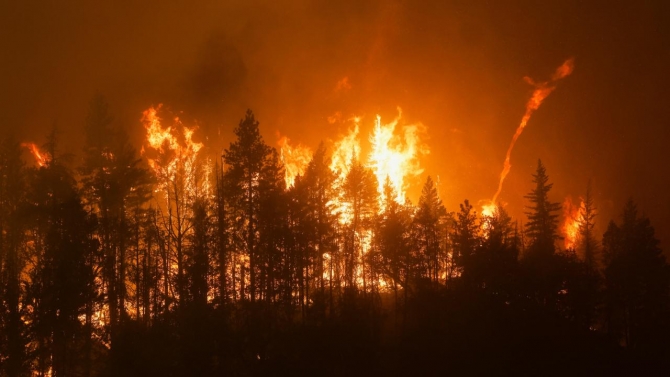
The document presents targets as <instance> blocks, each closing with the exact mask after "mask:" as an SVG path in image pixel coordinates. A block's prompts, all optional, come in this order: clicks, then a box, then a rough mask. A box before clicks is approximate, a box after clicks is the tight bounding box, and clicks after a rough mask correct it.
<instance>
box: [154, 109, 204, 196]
mask: <svg viewBox="0 0 670 377" xmlns="http://www.w3.org/2000/svg"><path fill="white" fill-rule="evenodd" d="M160 108H161V105H160V104H159V105H158V106H156V107H153V106H152V107H150V108H148V109H147V110H145V111H144V112H143V113H142V123H144V127H145V128H146V130H147V138H146V141H147V147H148V148H150V149H152V150H153V151H154V152H155V153H154V154H153V156H155V157H147V161H148V163H149V166H150V167H151V168H152V169H153V170H154V172H155V173H156V175H157V176H158V177H160V178H162V179H160V180H159V186H160V187H161V188H162V189H167V188H168V187H167V182H168V181H171V180H175V179H179V180H183V184H184V186H185V187H184V188H185V190H186V193H188V194H189V195H197V194H199V193H205V194H206V193H207V192H209V190H208V184H209V180H208V179H207V178H208V173H209V171H210V168H209V165H208V164H206V163H205V164H199V163H198V161H197V159H198V154H199V152H200V150H201V149H202V148H203V144H202V143H198V142H195V141H193V134H194V132H195V130H196V127H191V128H189V127H187V126H185V125H183V124H182V122H181V120H180V119H179V118H178V117H175V118H174V123H173V125H172V126H168V127H164V126H163V125H162V124H161V119H160V118H159V117H158V110H160ZM142 152H143V153H144V154H146V152H147V151H146V150H145V149H144V148H142Z"/></svg>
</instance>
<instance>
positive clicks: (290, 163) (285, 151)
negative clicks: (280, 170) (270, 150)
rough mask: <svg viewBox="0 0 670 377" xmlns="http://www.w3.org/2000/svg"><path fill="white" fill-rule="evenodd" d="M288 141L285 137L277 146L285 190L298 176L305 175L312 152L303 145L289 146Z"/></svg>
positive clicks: (280, 139)
mask: <svg viewBox="0 0 670 377" xmlns="http://www.w3.org/2000/svg"><path fill="white" fill-rule="evenodd" d="M289 142H290V139H289V138H288V137H286V136H282V137H281V138H279V141H278V142H277V144H278V145H279V148H280V151H281V160H282V162H283V163H284V181H285V182H286V188H289V187H292V186H293V185H294V184H295V178H296V177H297V176H298V175H303V174H305V170H306V169H307V165H308V164H309V162H310V160H311V159H312V150H311V149H309V148H308V147H306V146H304V145H300V144H298V145H296V146H291V144H289Z"/></svg>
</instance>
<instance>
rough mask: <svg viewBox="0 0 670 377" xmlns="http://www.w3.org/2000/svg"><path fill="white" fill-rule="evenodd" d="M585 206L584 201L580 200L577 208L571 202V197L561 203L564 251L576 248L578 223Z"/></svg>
mask: <svg viewBox="0 0 670 377" xmlns="http://www.w3.org/2000/svg"><path fill="white" fill-rule="evenodd" d="M584 211H586V206H585V204H584V199H582V198H580V204H579V206H576V205H575V204H574V203H573V202H572V198H571V197H569V196H568V197H566V198H565V201H564V202H563V218H564V220H563V228H562V232H563V238H564V242H565V249H566V250H567V249H572V248H574V247H575V246H577V241H578V240H579V223H580V222H581V219H582V216H584Z"/></svg>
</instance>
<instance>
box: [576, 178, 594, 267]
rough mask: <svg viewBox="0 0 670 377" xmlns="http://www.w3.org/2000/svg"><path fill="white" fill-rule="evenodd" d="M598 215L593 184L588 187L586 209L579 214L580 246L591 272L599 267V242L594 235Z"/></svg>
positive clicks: (585, 199) (585, 200) (585, 201)
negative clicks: (597, 257)
mask: <svg viewBox="0 0 670 377" xmlns="http://www.w3.org/2000/svg"><path fill="white" fill-rule="evenodd" d="M596 215H597V212H596V207H595V204H594V202H593V195H592V193H591V182H590V181H589V184H588V186H587V187H586V197H585V198H584V207H583V208H582V209H581V210H580V213H579V245H578V246H580V249H582V250H583V255H584V262H585V263H586V265H587V266H588V268H589V269H591V270H594V271H595V270H596V269H597V267H598V264H597V259H596V252H597V248H598V242H597V241H596V238H595V236H594V234H593V228H594V227H595V217H596Z"/></svg>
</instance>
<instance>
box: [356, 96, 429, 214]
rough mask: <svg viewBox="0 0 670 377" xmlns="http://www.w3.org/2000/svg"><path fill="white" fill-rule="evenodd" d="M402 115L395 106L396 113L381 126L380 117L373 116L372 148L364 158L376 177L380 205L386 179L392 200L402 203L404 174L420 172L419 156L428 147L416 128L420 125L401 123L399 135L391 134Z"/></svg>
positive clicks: (403, 201)
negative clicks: (422, 141)
mask: <svg viewBox="0 0 670 377" xmlns="http://www.w3.org/2000/svg"><path fill="white" fill-rule="evenodd" d="M401 116H402V110H401V109H400V108H398V116H397V117H396V118H395V119H394V120H393V121H392V122H391V123H389V124H385V125H382V122H381V117H380V116H379V115H377V118H376V120H375V128H374V130H373V132H372V135H371V136H370V144H371V146H372V150H371V152H370V155H369V157H368V167H370V168H372V171H373V172H374V173H375V176H376V177H377V191H378V192H379V200H380V204H381V203H383V201H384V200H385V199H386V198H384V183H385V182H386V178H388V179H389V181H390V182H391V186H392V187H393V191H394V194H395V198H393V199H394V200H395V201H396V202H398V203H400V204H403V203H405V190H406V189H407V182H406V180H405V179H406V178H407V177H415V176H418V175H420V174H421V173H422V172H423V169H422V168H421V167H420V165H419V159H418V158H419V156H420V155H423V154H427V153H428V151H429V150H428V147H427V146H425V145H424V144H422V143H421V141H420V139H419V135H418V134H419V131H420V130H421V128H423V126H422V125H421V124H419V125H409V126H403V135H402V137H401V136H400V135H395V134H394V132H395V129H396V126H397V125H398V122H399V121H400V118H401Z"/></svg>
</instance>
